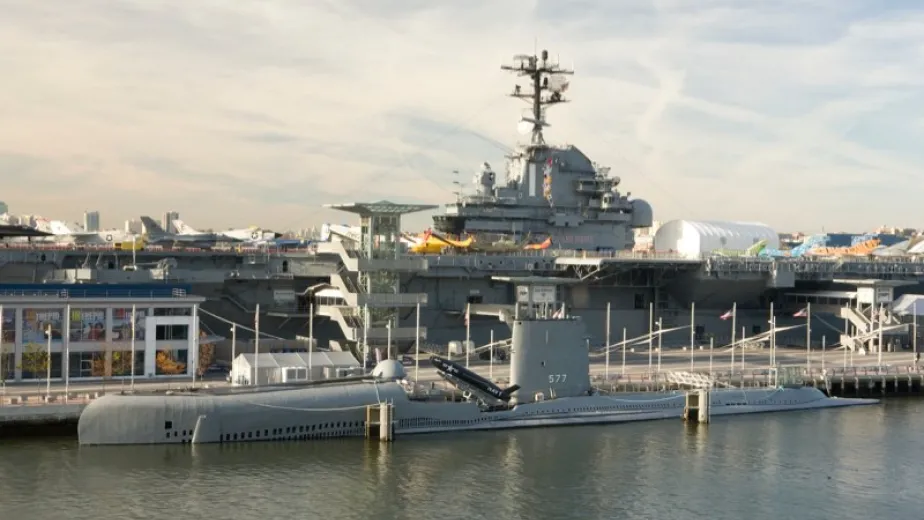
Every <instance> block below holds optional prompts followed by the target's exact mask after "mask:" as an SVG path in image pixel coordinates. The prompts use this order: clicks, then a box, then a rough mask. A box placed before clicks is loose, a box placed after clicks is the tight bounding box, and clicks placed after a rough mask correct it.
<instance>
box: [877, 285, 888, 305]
mask: <svg viewBox="0 0 924 520" xmlns="http://www.w3.org/2000/svg"><path fill="white" fill-rule="evenodd" d="M876 303H892V289H891V288H887V289H877V290H876Z"/></svg>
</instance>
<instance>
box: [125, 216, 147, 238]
mask: <svg viewBox="0 0 924 520" xmlns="http://www.w3.org/2000/svg"><path fill="white" fill-rule="evenodd" d="M125 232H126V233H134V234H136V235H140V234H142V233H144V224H142V223H141V221H140V220H134V219H129V220H126V221H125Z"/></svg>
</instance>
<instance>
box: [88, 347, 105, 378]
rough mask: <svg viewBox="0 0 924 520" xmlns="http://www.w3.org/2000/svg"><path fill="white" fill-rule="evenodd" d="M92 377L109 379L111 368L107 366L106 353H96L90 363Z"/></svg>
mask: <svg viewBox="0 0 924 520" xmlns="http://www.w3.org/2000/svg"><path fill="white" fill-rule="evenodd" d="M90 375H91V376H92V377H108V376H109V367H108V366H107V364H106V353H105V352H94V353H93V358H92V360H91V361H90Z"/></svg>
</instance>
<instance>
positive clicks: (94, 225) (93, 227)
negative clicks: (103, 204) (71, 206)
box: [83, 211, 100, 231]
mask: <svg viewBox="0 0 924 520" xmlns="http://www.w3.org/2000/svg"><path fill="white" fill-rule="evenodd" d="M83 229H84V231H99V229H100V228H99V211H84V212H83Z"/></svg>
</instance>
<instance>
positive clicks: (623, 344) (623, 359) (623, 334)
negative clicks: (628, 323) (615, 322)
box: [622, 327, 629, 377]
mask: <svg viewBox="0 0 924 520" xmlns="http://www.w3.org/2000/svg"><path fill="white" fill-rule="evenodd" d="M628 346H629V345H628V344H626V328H625V327H623V328H622V375H623V377H625V375H626V348H627V347H628Z"/></svg>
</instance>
